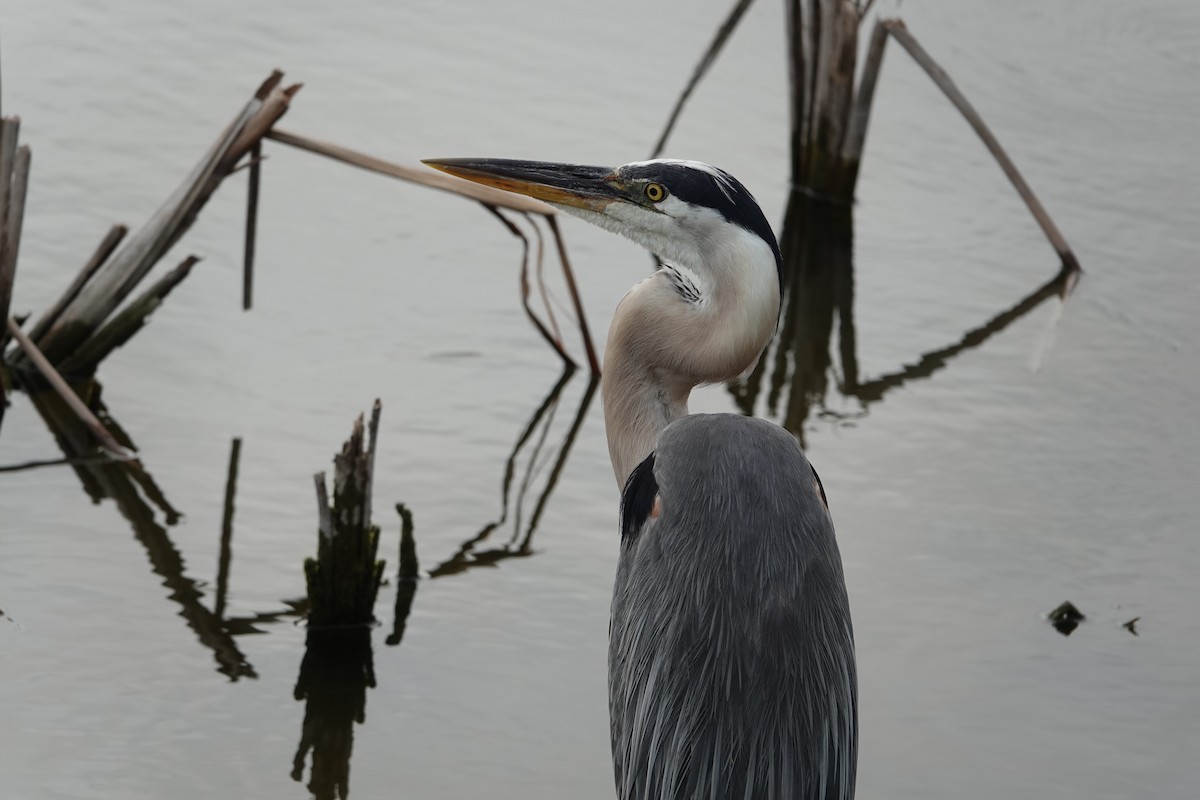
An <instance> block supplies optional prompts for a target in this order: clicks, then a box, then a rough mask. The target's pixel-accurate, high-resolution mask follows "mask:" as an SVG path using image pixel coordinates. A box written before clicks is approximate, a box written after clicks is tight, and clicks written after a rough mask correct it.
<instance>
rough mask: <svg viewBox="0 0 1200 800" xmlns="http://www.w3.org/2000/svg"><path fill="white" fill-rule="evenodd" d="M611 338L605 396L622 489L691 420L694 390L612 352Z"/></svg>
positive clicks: (610, 445)
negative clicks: (668, 433)
mask: <svg viewBox="0 0 1200 800" xmlns="http://www.w3.org/2000/svg"><path fill="white" fill-rule="evenodd" d="M613 338H614V337H612V336H610V337H609V345H608V347H607V348H606V349H605V352H604V380H603V384H602V386H601V396H602V397H603V400H604V429H605V432H606V433H607V434H608V456H609V458H610V459H611V460H612V466H613V474H614V476H615V477H616V479H617V488H618V489H622V488H624V486H625V481H626V480H627V479H628V478H629V473H631V472H633V469H634V467H636V466H637V465H638V464H640V463H642V461H643V460H644V459H645V458H646V456H648V455H650V453H651V452H653V450H654V447H655V444H656V443H657V442H658V436H659V434H661V433H662V431H663V429H664V428H666V427H667V425H669V424H671V423H672V422H674V421H675V420H677V419H679V418H680V417H684V416H687V413H688V408H687V401H688V395H689V394H690V393H691V387H690V386H686V385H682V384H680V385H676V386H674V387H670V386H669V385H668V384H667V383H666V382H664V381H662V380H660V379H659V378H658V376H655V375H654V374H653V372H652V371H651V370H647V369H645V368H644V366H642V365H639V364H636V363H633V362H632V361H631V360H630V359H628V358H624V357H622V352H623V349H622V348H621V347H620V346H619V345H618V346H616V347H614V342H613V341H612V339H613Z"/></svg>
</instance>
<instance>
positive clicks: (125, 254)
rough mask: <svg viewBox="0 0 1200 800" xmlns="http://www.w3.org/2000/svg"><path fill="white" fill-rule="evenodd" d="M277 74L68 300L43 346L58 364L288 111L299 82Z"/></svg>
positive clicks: (101, 320) (122, 297)
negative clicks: (286, 84)
mask: <svg viewBox="0 0 1200 800" xmlns="http://www.w3.org/2000/svg"><path fill="white" fill-rule="evenodd" d="M282 78H283V74H282V73H281V72H278V71H276V72H274V73H272V75H271V76H270V77H269V78H268V79H267V80H266V81H265V82H264V83H263V84H262V86H261V87H260V88H259V90H258V91H257V92H256V93H255V96H254V97H253V98H252V99H251V100H250V101H249V102H248V103H247V104H246V105H245V106H244V107H243V108H242V110H241V111H240V112H239V113H238V114H237V115H236V116H235V117H234V119H233V121H232V122H231V123H230V124H229V125H228V126H227V127H226V128H225V130H224V131H223V132H222V133H221V135H220V136H219V137H218V139H217V141H216V142H215V143H214V144H213V145H212V146H211V147H210V148H209V150H208V152H207V153H206V154H205V155H204V157H203V158H201V160H200V162H199V163H198V164H197V165H196V166H195V167H194V168H193V169H192V171H191V173H190V174H189V175H188V176H187V178H186V179H185V180H184V181H183V183H182V184H181V185H180V186H179V187H178V188H177V189H176V190H175V192H174V193H173V194H172V195H171V196H170V197H169V198H168V199H167V201H166V202H165V203H164V204H163V205H162V206H161V207H160V208H159V209H158V210H157V211H155V212H154V214H153V215H152V216H151V218H150V219H149V221H147V223H146V224H145V225H144V226H143V227H142V228H141V229H139V230H138V231H137V232H136V233H134V234H133V235H132V236H130V237H128V239H126V240H125V242H124V244H123V246H122V247H121V248H120V249H119V250H118V251H117V252H116V253H115V254H114V255H113V256H112V258H111V259H109V260H108V261H107V263H105V265H104V266H103V268H101V269H100V270H99V271H98V272H97V273H96V275H95V277H94V278H92V279H91V280H89V281H88V282H87V283H86V285H84V286H83V287H82V289H80V290H79V292H78V295H77V296H76V297H75V298H74V299H73V300H71V301H70V302H68V303H66V304H65V307H64V308H63V310H62V312H61V314H60V315H59V317H58V319H56V320H55V321H54V323H53V324H51V325H50V327H49V330H47V331H46V333H45V336H44V337H43V338H42V339H41V340H40V341H39V346H40V347H41V348H42V349H43V351H44V352H45V354H46V356H47V357H48V358H49V359H50V360H51V361H52V362H55V363H57V362H58V361H60V360H62V359H63V358H65V357H66V356H67V355H69V354H70V353H71V352H73V351H74V350H75V349H76V348H77V347H78V346H79V345H80V344H81V343H82V342H84V341H85V340H87V339H88V338H89V337H90V336H91V335H92V334H93V333H95V332H96V330H97V329H99V328H100V326H101V325H102V324H103V323H104V320H105V319H107V318H108V316H109V315H110V314H111V313H112V312H113V311H114V310H115V309H116V308H117V307H118V306H119V305H120V304H121V303H122V302H123V301H124V300H125V298H127V297H128V296H129V295H130V293H132V291H133V290H134V288H136V286H137V284H138V283H139V282H140V281H141V280H142V278H144V277H145V276H146V274H147V273H148V272H149V271H150V269H151V268H152V267H153V266H154V265H155V263H157V262H158V260H159V259H160V258H161V257H162V256H163V254H165V253H166V252H167V250H168V249H169V248H170V247H171V246H172V245H173V244H175V242H176V241H178V240H179V237H180V236H182V235H183V233H184V232H185V231H186V230H187V229H188V228H190V227H191V225H192V223H193V222H194V221H195V219H196V217H197V215H198V214H199V213H200V210H201V209H202V208H203V207H204V205H205V204H206V203H207V202H208V199H209V198H210V197H211V196H212V194H213V192H215V191H216V189H217V187H218V186H219V185H220V183H221V181H222V180H223V179H224V178H225V177H226V176H227V175H228V174H229V173H230V172H231V171H232V170H233V169H234V168H235V166H236V164H237V162H238V160H240V159H241V158H242V157H243V156H244V155H246V153H247V152H249V150H250V149H251V148H252V147H253V146H254V144H255V142H257V141H259V140H261V139H262V137H263V135H265V133H266V132H267V130H269V129H270V127H271V126H272V125H274V124H275V122H276V121H277V120H278V119H279V118H280V117H281V116H282V115H283V114H284V113H285V112H286V111H287V108H288V105H289V103H290V101H291V98H292V97H293V96H294V95H295V93H296V92H297V91H298V90H299V88H300V86H299V84H296V85H293V86H290V87H287V88H280V83H281V81H282Z"/></svg>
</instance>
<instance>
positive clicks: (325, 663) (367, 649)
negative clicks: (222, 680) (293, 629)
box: [291, 626, 375, 800]
mask: <svg viewBox="0 0 1200 800" xmlns="http://www.w3.org/2000/svg"><path fill="white" fill-rule="evenodd" d="M374 687H375V662H374V657H373V655H372V651H371V629H370V628H369V627H367V626H360V627H352V628H345V629H332V630H331V629H320V628H310V629H309V631H308V640H307V644H306V647H305V650H304V659H303V660H302V661H301V662H300V676H299V677H298V678H297V679H296V688H295V690H294V691H293V696H294V697H295V698H296V699H297V700H303V701H304V723H303V726H302V728H301V732H300V744H299V745H298V747H297V748H296V755H295V757H294V758H293V759H292V773H291V775H292V780H295V781H300V780H303V777H304V767H305V764H306V762H307V761H308V759H309V754H310V753H311V754H312V759H311V761H312V766H311V769H310V770H309V780H308V784H307V786H308V790H309V792H311V793H312V796H313V797H315V798H317V800H334V799H335V798H346V797H348V796H349V794H350V756H351V754H352V752H353V750H354V725H355V723H358V724H360V725H361V724H362V723H364V722H365V721H366V719H367V689H368V688H374Z"/></svg>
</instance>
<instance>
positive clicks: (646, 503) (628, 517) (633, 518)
mask: <svg viewBox="0 0 1200 800" xmlns="http://www.w3.org/2000/svg"><path fill="white" fill-rule="evenodd" d="M657 496H658V481H656V480H655V479H654V453H651V454H650V455H648V456H646V458H645V459H644V460H643V461H642V463H640V464H638V465H637V466H636V467H634V469H633V472H631V473H629V480H627V481H625V489H624V491H622V492H621V539H622V540H625V539H629V538H632V537H634V536H637V533H638V531H640V530H641V529H642V525H644V524H645V523H646V518H647V517H649V516H650V511H651V510H652V509H653V508H654V498H656V497H657Z"/></svg>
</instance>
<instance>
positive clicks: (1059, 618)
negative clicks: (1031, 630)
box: [1047, 600, 1087, 636]
mask: <svg viewBox="0 0 1200 800" xmlns="http://www.w3.org/2000/svg"><path fill="white" fill-rule="evenodd" d="M1047 619H1049V620H1050V624H1051V625H1053V626H1054V629H1055V630H1056V631H1058V632H1059V633H1061V634H1062V635H1063V636H1070V635H1071V634H1072V633H1073V632H1074V630H1075V629H1076V628H1078V627H1079V623H1081V622H1083V621H1084V620H1085V619H1087V617H1085V616H1084V615H1083V612H1082V611H1080V610H1079V609H1078V608H1076V607H1075V604H1074V603H1072V602H1071V601H1070V600H1067V601H1066V602H1064V603H1063V604H1062V605H1060V606H1059V607H1058V608H1056V609H1054V610H1053V611H1051V612H1050V613H1049V615H1047Z"/></svg>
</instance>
